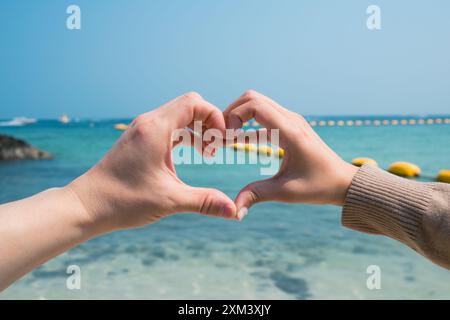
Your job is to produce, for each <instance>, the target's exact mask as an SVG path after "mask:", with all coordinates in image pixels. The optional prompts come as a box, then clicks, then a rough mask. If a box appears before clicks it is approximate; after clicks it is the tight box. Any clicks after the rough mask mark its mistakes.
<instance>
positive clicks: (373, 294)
mask: <svg viewBox="0 0 450 320" xmlns="http://www.w3.org/2000/svg"><path fill="white" fill-rule="evenodd" d="M116 122H126V120H123V119H122V120H114V121H106V120H105V121H80V122H78V123H70V124H68V125H61V124H59V123H58V122H56V121H40V122H38V123H37V124H33V125H29V126H24V127H14V128H13V127H1V128H0V133H6V134H12V135H14V136H16V137H20V138H24V139H26V140H27V141H29V142H30V143H32V144H34V145H35V146H37V147H39V148H41V149H44V150H47V151H50V152H52V153H53V154H54V156H55V158H54V159H53V160H43V161H22V162H4V163H1V164H0V203H4V202H8V201H12V200H16V199H20V198H23V197H26V196H29V195H32V194H34V193H37V192H39V191H42V190H44V189H46V188H49V187H54V186H63V185H64V184H66V183H68V182H69V181H71V180H72V179H73V178H75V177H77V176H78V175H80V174H82V173H83V172H84V171H85V170H87V169H88V168H89V167H91V166H92V165H93V164H94V163H95V162H96V161H98V160H99V159H100V158H101V157H102V155H103V154H104V153H105V152H106V151H107V150H108V149H109V148H110V147H111V145H112V144H113V143H114V141H115V140H116V139H117V138H118V137H119V136H120V132H118V131H116V130H114V129H113V125H114V123H116ZM316 130H317V131H318V133H319V134H320V135H321V137H322V138H323V139H324V140H325V141H326V142H327V143H328V144H329V145H331V147H332V148H333V149H335V150H336V151H337V152H338V153H339V154H340V155H341V156H342V157H343V158H345V159H347V160H351V159H352V158H353V157H357V156H368V157H372V158H374V159H376V160H377V161H378V163H379V164H380V166H381V167H383V168H386V167H387V166H388V165H389V163H391V162H394V161H399V160H405V161H410V162H413V163H416V164H418V165H419V166H420V167H421V168H422V170H423V172H424V174H425V175H427V176H435V175H436V174H437V172H438V171H439V170H440V169H443V168H449V167H450V148H449V141H450V125H422V126H419V125H416V126H380V127H374V126H370V127H317V128H316ZM177 170H178V174H179V176H180V177H181V178H182V179H183V180H184V181H186V182H187V183H190V184H193V185H196V186H208V187H216V188H219V189H220V190H222V191H224V192H225V193H227V194H228V195H229V196H230V197H233V198H234V197H235V196H236V194H237V192H238V191H239V189H240V188H241V187H243V186H244V185H245V184H247V183H249V182H250V181H253V180H256V179H260V178H261V176H260V175H259V167H258V166H257V165H245V166H244V165H233V166H229V165H228V166H224V165H213V166H211V165H182V166H179V167H178V168H177ZM422 180H424V181H425V180H426V179H425V178H423V179H422ZM72 264H76V265H79V266H80V267H81V275H82V288H81V290H73V291H71V290H68V289H66V279H67V274H66V268H67V267H68V266H69V265H72ZM369 265H378V266H379V267H380V268H381V272H382V273H381V289H380V290H369V289H367V286H366V279H367V277H368V274H367V273H366V269H367V267H368V266H369ZM16 298H31V299H39V298H46V299H60V298H69V299H78V298H162V299H164V298H182V299H190V298H192V299H196V298H199V299H204V298H209V299H219V298H224V299H225V298H230V299H231V298H236V299H240V298H246V299H253V298H258V299H260V298H261V299H263V298H274V299H277V298H283V299H321V298H324V299H328V298H338V299H346V298H356V299H359V298H369V299H378V298H386V299H391V298H406V299H416V298H425V299H439V298H450V272H449V271H447V270H444V269H441V268H439V267H437V266H435V265H433V264H432V263H431V262H429V261H427V260H426V259H424V258H422V257H421V256H419V255H418V254H417V253H415V252H413V251H412V250H411V249H409V248H407V247H405V246H403V245H401V244H399V243H397V242H395V241H394V240H390V239H387V238H384V237H380V236H369V235H365V234H361V233H357V232H354V231H351V230H348V229H345V228H343V227H342V226H341V224H340V208H338V207H333V206H312V205H286V204H279V203H265V204H259V205H257V206H255V207H253V208H252V209H251V210H250V213H249V215H248V216H247V217H246V218H245V220H244V221H242V222H235V221H224V220H220V219H215V218H208V217H204V216H199V215H194V214H188V215H177V216H172V217H169V218H166V219H164V220H162V221H160V222H158V223H156V224H154V225H151V226H148V227H145V228H141V229H137V230H130V231H123V232H116V233H113V234H109V235H106V236H103V237H100V238H96V239H93V240H91V241H89V242H87V243H85V244H82V245H80V246H79V247H76V248H74V249H72V250H70V251H69V252H67V253H65V254H63V255H61V256H59V257H57V258H55V259H53V260H51V261H49V262H48V263H46V264H45V265H43V266H42V267H40V268H38V269H36V270H34V271H33V272H31V273H30V274H28V275H27V276H25V277H24V278H22V279H21V280H20V281H18V282H16V283H15V284H14V285H12V286H11V287H10V288H9V289H7V290H6V291H5V292H3V293H1V294H0V299H16Z"/></svg>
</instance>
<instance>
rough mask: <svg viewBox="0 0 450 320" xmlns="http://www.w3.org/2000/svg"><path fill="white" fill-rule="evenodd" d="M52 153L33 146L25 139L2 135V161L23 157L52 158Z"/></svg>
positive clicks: (0, 153)
mask: <svg viewBox="0 0 450 320" xmlns="http://www.w3.org/2000/svg"><path fill="white" fill-rule="evenodd" d="M51 157H52V156H51V154H50V153H48V152H45V151H41V150H39V149H36V148H35V147H33V146H31V145H30V144H28V143H27V142H25V141H24V140H20V139H16V138H13V137H11V136H5V135H0V161H1V160H22V159H50V158H51Z"/></svg>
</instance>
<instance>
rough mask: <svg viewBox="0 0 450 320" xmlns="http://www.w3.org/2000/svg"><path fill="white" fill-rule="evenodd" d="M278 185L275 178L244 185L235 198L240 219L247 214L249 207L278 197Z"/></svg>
mask: <svg viewBox="0 0 450 320" xmlns="http://www.w3.org/2000/svg"><path fill="white" fill-rule="evenodd" d="M277 189H278V186H277V182H276V180H275V179H274V178H269V179H266V180H261V181H256V182H252V183H250V184H249V185H247V186H246V187H244V188H243V189H242V190H241V191H240V192H239V194H238V195H237V197H236V199H235V201H234V202H235V204H236V209H237V216H238V219H239V220H242V218H243V217H244V216H245V215H246V214H247V212H248V209H250V207H251V206H253V205H254V204H256V203H259V202H264V201H271V200H276V199H277V193H278V191H277Z"/></svg>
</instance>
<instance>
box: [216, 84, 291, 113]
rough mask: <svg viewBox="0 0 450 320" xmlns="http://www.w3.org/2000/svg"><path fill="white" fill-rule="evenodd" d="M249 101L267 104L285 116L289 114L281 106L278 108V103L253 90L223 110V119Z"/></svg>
mask: <svg viewBox="0 0 450 320" xmlns="http://www.w3.org/2000/svg"><path fill="white" fill-rule="evenodd" d="M251 100H260V101H264V102H266V103H267V104H270V105H271V106H272V107H273V108H275V109H276V110H278V111H279V112H282V113H285V114H286V115H287V114H289V112H290V111H289V110H287V109H285V108H283V107H282V106H280V105H279V104H278V103H276V102H275V101H273V100H272V99H270V98H269V97H267V96H265V95H263V94H261V93H259V92H257V91H255V90H248V91H246V92H245V93H244V94H243V95H241V96H240V97H239V98H238V99H237V100H236V101H234V102H233V103H232V104H230V105H229V106H228V107H227V108H226V109H225V111H224V112H223V114H224V117H225V118H226V117H227V116H228V114H229V113H230V112H231V111H232V110H234V109H235V108H237V107H239V106H240V105H242V104H244V103H247V102H248V101H251Z"/></svg>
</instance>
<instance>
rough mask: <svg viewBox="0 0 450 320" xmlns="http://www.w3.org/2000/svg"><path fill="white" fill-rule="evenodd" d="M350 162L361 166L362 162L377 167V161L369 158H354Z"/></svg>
mask: <svg viewBox="0 0 450 320" xmlns="http://www.w3.org/2000/svg"><path fill="white" fill-rule="evenodd" d="M352 164H353V165H355V166H357V167H361V166H362V165H364V164H367V165H369V166H373V167H378V163H377V162H376V161H375V160H373V159H370V158H355V159H353V160H352Z"/></svg>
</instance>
